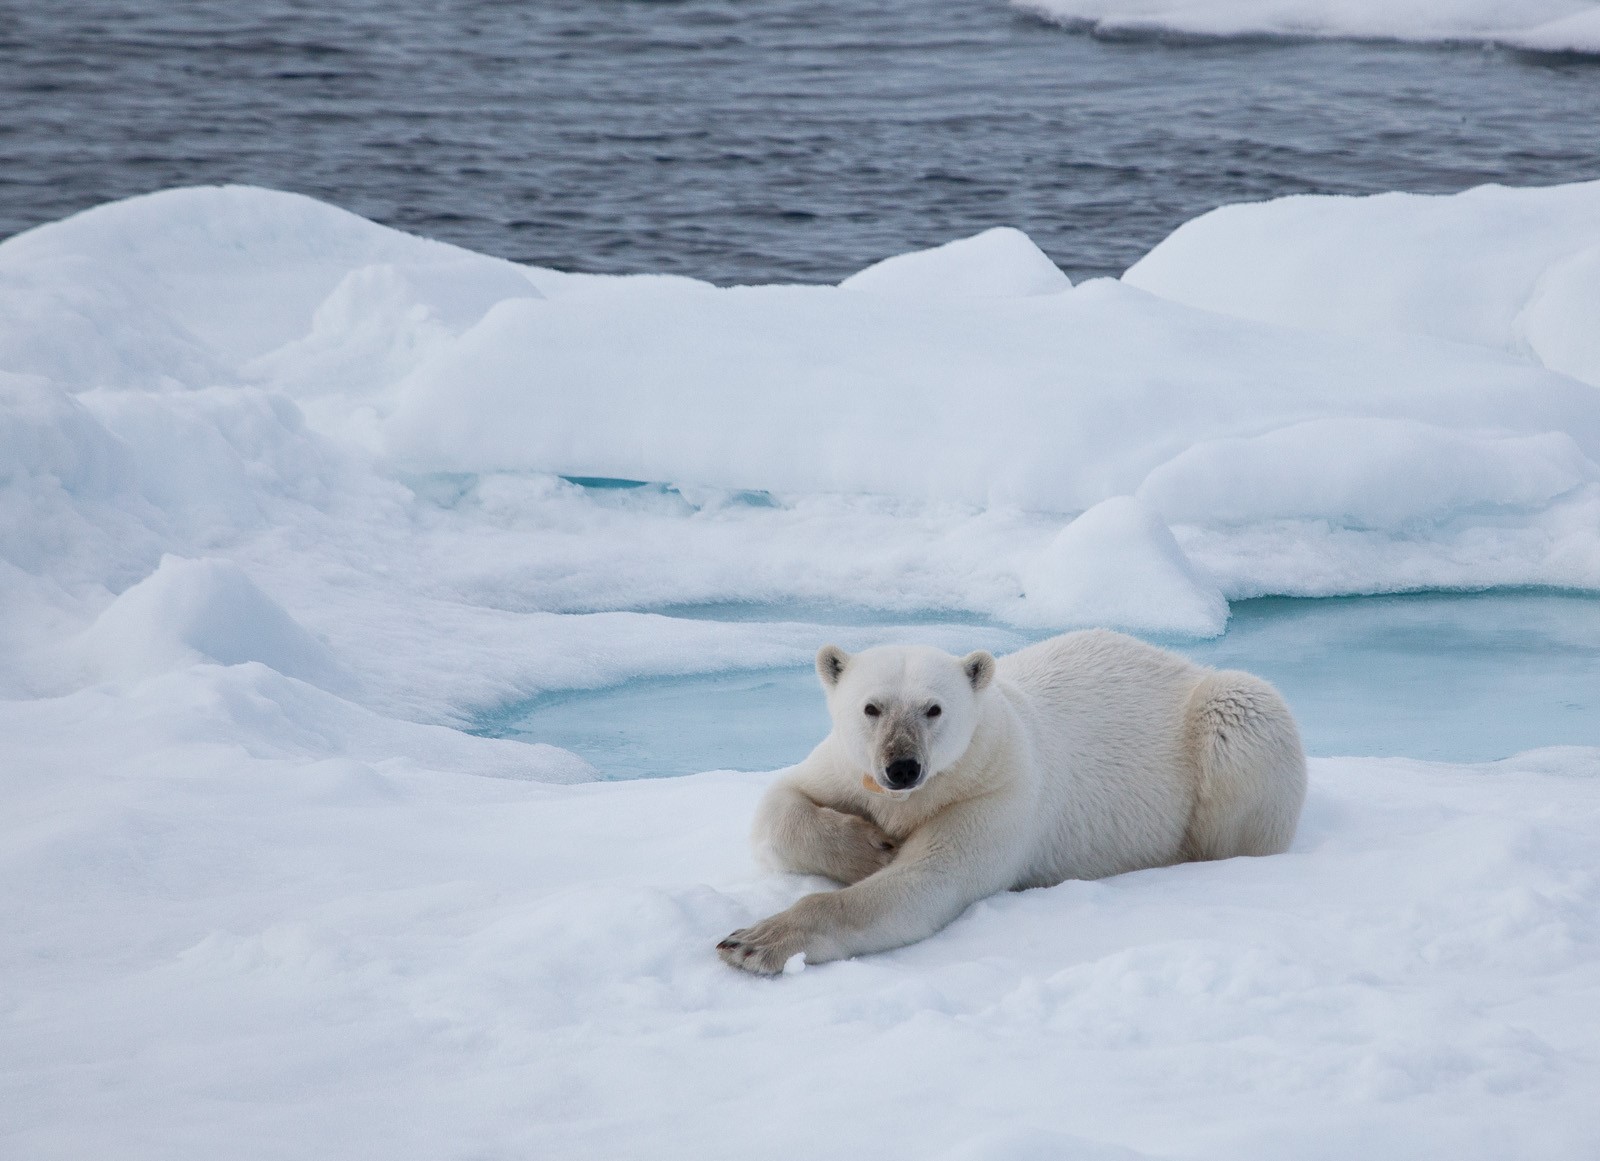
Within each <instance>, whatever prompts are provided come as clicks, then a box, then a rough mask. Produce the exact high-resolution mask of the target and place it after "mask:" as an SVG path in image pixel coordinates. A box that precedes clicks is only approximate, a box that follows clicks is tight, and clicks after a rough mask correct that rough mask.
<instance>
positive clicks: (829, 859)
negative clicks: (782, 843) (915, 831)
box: [817, 806, 900, 883]
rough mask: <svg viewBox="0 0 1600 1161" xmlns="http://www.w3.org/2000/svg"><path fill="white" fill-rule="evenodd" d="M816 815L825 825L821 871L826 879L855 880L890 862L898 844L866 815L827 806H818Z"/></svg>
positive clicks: (863, 877) (842, 881)
mask: <svg viewBox="0 0 1600 1161" xmlns="http://www.w3.org/2000/svg"><path fill="white" fill-rule="evenodd" d="M817 814H818V816H819V817H820V818H821V819H822V820H823V822H824V824H825V825H824V827H823V836H824V837H823V846H824V849H823V850H822V852H821V856H822V863H823V869H824V872H823V873H824V874H826V875H828V876H829V877H830V878H833V879H837V880H839V882H841V883H859V882H861V880H862V879H865V878H866V877H867V876H868V875H873V874H876V873H877V872H879V871H881V870H883V868H885V867H887V866H888V865H889V864H890V863H892V862H894V857H895V855H896V854H898V853H899V850H900V844H899V843H897V842H895V841H894V839H892V838H890V837H889V836H888V835H887V834H886V833H884V831H883V830H882V828H880V827H879V826H878V824H877V823H875V822H873V821H872V820H871V819H869V818H862V817H861V816H860V815H859V814H849V813H846V812H845V811H842V810H834V809H833V808H832V807H827V806H821V807H818V808H817Z"/></svg>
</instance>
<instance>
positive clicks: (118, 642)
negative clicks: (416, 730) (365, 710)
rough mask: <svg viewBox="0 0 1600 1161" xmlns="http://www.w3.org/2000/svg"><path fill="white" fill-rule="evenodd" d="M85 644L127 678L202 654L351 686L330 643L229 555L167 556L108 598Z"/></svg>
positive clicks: (105, 668) (99, 662)
mask: <svg viewBox="0 0 1600 1161" xmlns="http://www.w3.org/2000/svg"><path fill="white" fill-rule="evenodd" d="M81 647H82V649H83V652H84V654H85V656H86V657H87V659H88V660H89V661H90V663H91V664H92V665H93V666H94V667H96V668H97V669H98V670H99V672H100V673H101V674H103V675H104V676H106V677H109V678H112V679H115V680H121V681H127V680H133V679H137V678H142V677H147V676H149V675H151V674H155V673H161V672H165V671H166V670H169V669H173V668H177V667H181V666H186V665H192V664H195V663H196V662H200V661H212V662H217V663H219V664H222V665H240V664H243V663H244V662H247V661H259V662H261V663H262V664H264V665H267V666H269V667H270V668H272V669H275V670H277V671H278V672H279V673H282V674H284V675H286V676H289V677H296V678H299V679H300V680H302V681H307V682H310V683H311V684H313V685H317V686H321V687H323V688H325V689H332V690H335V691H346V692H347V691H348V689H349V686H350V679H349V676H348V674H346V673H345V672H344V670H343V668H342V667H341V666H340V665H339V663H338V661H337V660H335V658H334V657H333V655H332V653H330V652H329V650H328V647H327V646H326V645H324V644H323V643H322V642H321V641H319V640H318V639H317V638H316V637H314V636H312V635H311V633H310V632H308V631H307V630H306V629H305V628H303V627H302V626H301V625H300V624H299V623H298V622H296V621H295V619H294V618H293V617H291V616H290V615H289V614H288V613H287V612H285V611H284V609H283V607H282V606H280V605H279V604H278V603H277V602H276V601H274V600H273V599H272V598H271V597H269V596H267V594H266V593H264V592H262V591H261V590H260V589H259V588H258V587H256V584H255V582H253V581H252V580H251V579H250V578H249V576H247V575H246V574H245V572H244V570H243V569H241V568H240V567H239V566H238V565H236V564H233V563H232V562H230V561H225V560H184V559H182V558H180V557H176V556H165V557H163V558H162V560H161V564H160V566H159V567H158V568H157V569H156V571H155V572H153V573H151V574H150V575H149V576H148V577H146V578H145V579H144V580H142V581H140V582H139V583H138V584H136V585H134V586H133V587H132V588H130V589H128V590H127V591H126V592H124V593H123V594H122V595H121V596H119V597H118V598H117V599H116V600H115V601H113V602H112V603H111V604H110V605H109V606H107V608H106V610H105V611H104V612H103V613H101V614H100V616H99V618H98V619H97V620H96V621H95V623H94V624H93V625H92V626H91V627H90V628H89V630H88V632H87V633H85V634H84V636H83V638H82V641H81Z"/></svg>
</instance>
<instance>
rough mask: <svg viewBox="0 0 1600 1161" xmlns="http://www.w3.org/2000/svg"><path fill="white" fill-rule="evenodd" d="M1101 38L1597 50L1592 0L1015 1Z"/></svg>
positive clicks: (1599, 21) (1598, 10) (1597, 10)
mask: <svg viewBox="0 0 1600 1161" xmlns="http://www.w3.org/2000/svg"><path fill="white" fill-rule="evenodd" d="M1012 3H1013V4H1014V5H1015V6H1016V7H1018V8H1021V9H1024V10H1026V11H1030V12H1035V13H1037V14H1038V15H1040V16H1043V17H1045V18H1046V19H1049V20H1053V21H1057V22H1059V23H1061V24H1064V25H1067V26H1068V27H1078V28H1087V29H1090V30H1092V31H1094V32H1096V33H1098V34H1100V35H1104V36H1118V35H1122V36H1126V35H1130V34H1141V33H1142V34H1149V33H1167V34H1176V35H1180V36H1205V37H1213V36H1286V37H1347V38H1354V39H1363V40H1404V41H1434V42H1444V43H1468V44H1473V43H1481V44H1502V45H1506V46H1508V47H1511V48H1520V49H1528V50H1531V51H1535V52H1558V53H1596V52H1600V6H1596V5H1595V4H1594V3H1593V0H1012Z"/></svg>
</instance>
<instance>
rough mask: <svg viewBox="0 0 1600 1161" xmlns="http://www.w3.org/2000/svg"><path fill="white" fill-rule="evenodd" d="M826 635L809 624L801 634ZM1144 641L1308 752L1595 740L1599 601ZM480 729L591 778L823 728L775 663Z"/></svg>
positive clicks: (728, 758) (820, 732)
mask: <svg viewBox="0 0 1600 1161" xmlns="http://www.w3.org/2000/svg"><path fill="white" fill-rule="evenodd" d="M791 619H796V618H791ZM835 623H837V622H835ZM946 624H948V623H946ZM828 636H829V633H828V627H827V626H825V625H820V624H819V625H818V628H817V639H818V642H819V643H820V642H822V641H823V640H825V639H827V637H828ZM1160 644H1164V645H1167V646H1169V647H1171V648H1176V649H1178V650H1179V651H1181V652H1183V653H1186V654H1188V655H1189V656H1191V657H1193V658H1195V659H1196V660H1197V661H1200V662H1203V663H1204V664H1207V665H1214V666H1217V667H1219V668H1228V669H1246V670H1249V671H1251V672H1254V673H1258V674H1261V675H1262V676H1264V677H1266V678H1268V679H1269V680H1271V681H1272V682H1273V683H1274V684H1276V685H1277V686H1278V688H1279V689H1280V690H1281V691H1282V692H1283V694H1284V696H1285V697H1286V698H1287V699H1288V701H1289V704H1290V706H1291V707H1292V708H1293V709H1294V711H1295V715H1296V717H1297V718H1298V720H1299V722H1300V727H1301V732H1302V734H1303V735H1304V738H1305V743H1306V749H1307V751H1308V752H1310V753H1312V754H1314V755H1323V756H1330V755H1351V754H1357V755H1368V756H1376V755H1382V756H1404V757H1412V758H1430V759H1437V760H1441V761H1451V762H1484V761H1493V760H1495V759H1498V758H1504V757H1508V756H1510V755H1512V754H1515V753H1518V752H1520V751H1523V750H1528V749H1532V748H1535V747H1538V746H1552V745H1588V746H1600V595H1591V594H1576V593H1562V592H1547V591H1510V592H1488V593H1416V594H1405V595H1396V596H1379V597H1341V598H1331V599H1321V600H1304V599H1296V598H1289V597H1267V598H1262V599H1259V600H1251V601H1238V602H1235V603H1234V605H1233V615H1232V618H1231V619H1230V621H1229V625H1228V631H1227V633H1226V634H1224V635H1223V636H1222V637H1219V638H1217V639H1215V640H1212V641H1199V642H1195V641H1190V642H1178V641H1163V642H1160ZM481 728H482V732H485V733H490V734H494V735H496V736H501V737H526V738H528V739H530V740H536V741H542V742H550V743H553V744H555V745H558V746H564V747H566V748H568V749H571V750H573V751H575V752H577V753H579V754H581V755H583V756H584V757H585V758H587V759H588V760H589V761H590V762H592V763H594V764H595V765H596V766H597V767H598V768H599V769H600V771H601V773H602V774H604V775H605V776H606V777H608V778H642V777H660V776H667V775H675V774H687V773H690V772H692V771H696V770H705V769H710V768H713V767H728V768H733V769H745V770H765V769H774V768H776V767H779V766H785V765H789V764H791V763H793V762H797V761H799V760H800V759H801V758H803V757H805V755H806V754H807V753H808V752H809V751H810V749H811V747H812V746H814V745H815V744H816V743H817V742H819V741H820V740H821V739H822V738H823V736H824V735H825V734H826V733H827V732H828V716H827V711H826V709H825V707H824V705H823V701H822V693H821V691H820V690H819V688H818V686H817V679H816V676H815V675H814V674H813V673H812V672H811V670H810V669H792V670H790V669H785V670H760V671H753V672H752V671H746V672H733V673H722V674H708V675H702V676H697V677H689V678H675V679H650V680H640V681H633V682H628V683H626V684H623V685H619V686H614V687H611V688H608V689H601V690H593V691H583V692H568V693H562V694H555V695H550V696H546V697H542V698H537V699H535V700H533V701H531V702H528V703H525V704H523V705H518V706H510V707H506V708H505V709H503V710H501V711H500V712H498V713H496V714H493V715H490V716H488V717H487V718H486V719H485V720H484V721H483V723H482V727H481Z"/></svg>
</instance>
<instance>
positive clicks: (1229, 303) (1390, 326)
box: [1123, 182, 1600, 385]
mask: <svg viewBox="0 0 1600 1161" xmlns="http://www.w3.org/2000/svg"><path fill="white" fill-rule="evenodd" d="M1597 239H1600V182H1584V183H1579V184H1574V185H1563V186H1551V187H1548V188H1543V189H1507V188H1504V187H1502V186H1492V185H1490V186H1480V187H1478V188H1477V189H1471V190H1467V191H1466V192H1464V193H1460V194H1453V195H1449V196H1436V195H1425V194H1402V193H1389V194H1379V195H1376V196H1374V197H1365V198H1352V197H1309V196H1303V197H1288V198H1279V199H1278V200H1276V201H1271V202H1263V203H1260V204H1255V205H1237V206H1224V207H1222V208H1221V209H1219V210H1213V211H1212V212H1211V213H1209V214H1204V215H1202V216H1200V217H1198V218H1196V219H1194V220H1193V221H1191V222H1186V223H1185V224H1184V225H1182V226H1180V227H1179V228H1178V229H1177V230H1176V231H1174V232H1173V233H1172V235H1171V236H1170V237H1168V238H1167V239H1166V240H1165V241H1163V242H1162V243H1161V244H1160V245H1159V246H1157V247H1156V248H1155V249H1154V250H1152V251H1150V253H1149V254H1147V255H1145V256H1144V257H1143V258H1142V259H1140V260H1139V261H1138V262H1136V263H1135V264H1134V265H1133V266H1132V267H1131V268H1130V269H1129V270H1128V272H1127V273H1126V274H1125V275H1123V280H1124V281H1125V282H1127V283H1128V284H1129V285H1132V286H1139V287H1142V288H1143V289H1145V290H1148V291H1150V292H1151V293H1152V294H1159V295H1161V296H1162V297H1164V298H1169V299H1172V300H1173V301H1175V302H1184V303H1188V304H1189V305H1191V306H1196V307H1201V308H1204V309H1207V310H1215V311H1221V312H1225V313H1227V314H1232V315H1238V316H1240V317H1243V318H1251V319H1258V320H1260V321H1262V322H1271V323H1278V324H1281V325H1284V326H1293V327H1305V328H1308V329H1316V330H1334V331H1340V332H1343V333H1346V334H1355V335H1371V334H1393V333H1409V334H1419V335H1429V336H1433V337H1435V338H1441V339H1449V340H1451V341H1453V342H1459V343H1474V344H1481V345H1485V346H1493V347H1499V348H1502V349H1504V350H1507V351H1512V352H1516V353H1519V354H1523V353H1526V350H1527V348H1528V347H1530V346H1531V348H1532V351H1533V353H1534V354H1536V355H1540V356H1542V355H1543V353H1544V352H1546V351H1548V352H1550V353H1551V355H1552V357H1554V358H1555V360H1556V362H1555V363H1549V364H1547V365H1549V366H1553V367H1555V368H1556V369H1558V370H1563V371H1566V372H1567V373H1569V374H1574V373H1577V374H1582V375H1584V376H1586V377H1587V376H1593V377H1590V378H1589V380H1588V381H1589V382H1592V383H1595V384H1596V385H1600V375H1594V373H1593V367H1592V364H1591V363H1590V362H1589V361H1588V358H1587V357H1586V356H1577V357H1575V356H1574V352H1575V351H1576V350H1581V349H1588V347H1586V344H1592V343H1594V342H1595V341H1597V340H1595V339H1594V338H1593V336H1594V335H1595V334H1596V333H1597V332H1600V323H1597V322H1596V318H1597V317H1600V316H1597V315H1596V313H1595V310H1594V303H1595V301H1596V297H1595V296H1596V295H1597V294H1600V291H1596V290H1595V289H1594V287H1595V281H1594V277H1593V274H1594V270H1595V261H1596V260H1595V259H1593V258H1588V257H1585V255H1586V254H1588V252H1589V251H1591V250H1593V249H1594V247H1595V245H1596V240H1597ZM1569 264H1570V265H1569ZM1562 270H1565V271H1566V273H1565V274H1563V273H1561V271H1562ZM1535 300H1539V301H1540V303H1541V305H1540V306H1539V307H1538V308H1537V310H1536V313H1537V314H1538V318H1539V322H1538V323H1537V324H1536V330H1537V339H1533V338H1532V337H1531V336H1530V337H1528V339H1527V341H1526V343H1525V334H1527V331H1528V326H1529V323H1528V320H1527V319H1525V318H1523V317H1522V316H1523V315H1524V312H1525V311H1527V310H1529V309H1530V304H1531V303H1533V302H1534V301H1535Z"/></svg>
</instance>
